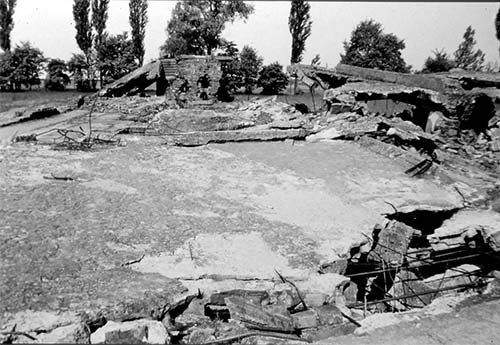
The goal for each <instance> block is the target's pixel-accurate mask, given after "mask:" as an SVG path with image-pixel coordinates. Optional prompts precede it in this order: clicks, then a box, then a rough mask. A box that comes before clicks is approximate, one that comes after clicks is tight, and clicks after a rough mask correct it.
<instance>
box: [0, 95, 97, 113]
mask: <svg viewBox="0 0 500 345" xmlns="http://www.w3.org/2000/svg"><path fill="white" fill-rule="evenodd" d="M88 94H89V93H82V92H77V91H73V90H71V91H45V90H33V91H20V92H0V112H4V111H7V110H9V109H11V108H19V107H35V106H36V107H42V106H44V105H48V104H51V105H56V106H57V105H62V104H66V103H67V102H68V101H69V100H71V99H74V98H75V97H79V96H80V95H88Z"/></svg>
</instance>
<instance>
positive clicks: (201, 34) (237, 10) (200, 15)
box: [161, 0, 253, 56]
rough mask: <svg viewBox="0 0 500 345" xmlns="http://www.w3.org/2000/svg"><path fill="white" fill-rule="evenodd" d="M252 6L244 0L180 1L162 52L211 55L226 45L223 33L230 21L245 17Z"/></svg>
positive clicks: (169, 24) (168, 29) (168, 27)
mask: <svg viewBox="0 0 500 345" xmlns="http://www.w3.org/2000/svg"><path fill="white" fill-rule="evenodd" d="M252 12H253V6H251V5H248V4H246V3H245V2H244V1H242V0H202V1H200V0H185V1H179V2H177V4H176V5H175V7H174V10H173V11H172V17H171V19H170V21H169V22H168V25H167V36H168V37H167V41H166V42H165V44H164V45H163V46H162V48H161V50H162V54H163V55H167V56H175V55H179V54H195V55H203V54H208V55H210V54H212V52H213V51H214V50H215V49H217V48H218V47H220V46H221V45H222V44H223V42H224V41H223V38H222V36H221V34H222V32H223V31H224V29H225V26H226V24H227V23H232V22H234V21H235V20H236V19H237V18H243V19H246V18H248V16H249V15H250V14H251V13H252Z"/></svg>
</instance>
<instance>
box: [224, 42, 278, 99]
mask: <svg viewBox="0 0 500 345" xmlns="http://www.w3.org/2000/svg"><path fill="white" fill-rule="evenodd" d="M224 55H227V56H231V57H233V61H232V62H231V63H230V64H229V65H227V66H226V67H225V70H224V73H223V78H226V79H227V82H228V84H229V87H230V88H231V89H232V91H233V92H235V91H237V90H238V89H240V88H243V89H244V92H245V93H249V94H250V93H252V92H253V91H254V88H255V87H261V88H262V93H263V94H267V95H272V94H277V93H279V92H281V91H282V90H284V89H285V88H286V87H287V85H288V77H287V75H286V74H285V73H284V72H283V66H282V65H280V64H279V63H278V62H273V63H271V64H269V65H267V66H264V65H263V61H264V59H263V58H262V57H261V56H259V54H258V53H257V51H256V50H255V49H254V48H252V47H250V46H248V45H246V46H244V47H243V49H242V50H241V53H238V49H237V48H236V47H235V44H234V43H233V42H228V44H227V45H226V47H225V52H224Z"/></svg>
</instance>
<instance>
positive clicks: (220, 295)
mask: <svg viewBox="0 0 500 345" xmlns="http://www.w3.org/2000/svg"><path fill="white" fill-rule="evenodd" d="M226 297H241V298H244V299H245V300H247V301H249V302H251V303H254V304H261V303H262V302H263V301H264V300H266V299H268V298H269V294H268V293H267V291H259V290H242V289H235V290H228V291H222V292H217V293H214V294H212V295H211V296H210V300H209V302H210V304H216V305H225V304H226V302H225V301H224V299H225V298H226Z"/></svg>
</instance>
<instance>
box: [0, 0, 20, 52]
mask: <svg viewBox="0 0 500 345" xmlns="http://www.w3.org/2000/svg"><path fill="white" fill-rule="evenodd" d="M15 7H16V0H0V48H2V49H3V51H4V52H8V51H10V33H11V32H12V29H13V28H14V8H15Z"/></svg>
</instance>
